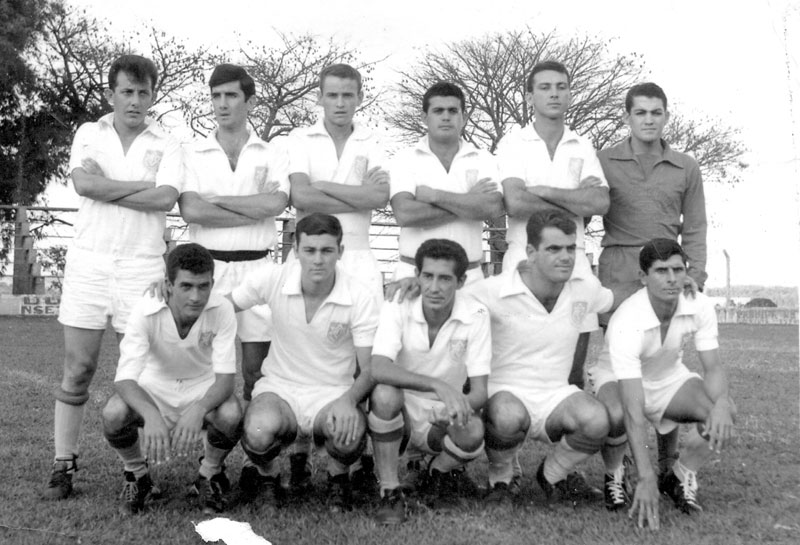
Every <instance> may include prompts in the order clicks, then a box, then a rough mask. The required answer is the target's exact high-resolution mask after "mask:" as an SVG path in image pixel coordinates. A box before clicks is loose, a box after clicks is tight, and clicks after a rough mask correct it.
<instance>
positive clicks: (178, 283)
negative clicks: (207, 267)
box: [167, 269, 214, 323]
mask: <svg viewBox="0 0 800 545" xmlns="http://www.w3.org/2000/svg"><path fill="white" fill-rule="evenodd" d="M213 285H214V278H213V276H212V273H211V271H209V272H206V273H202V274H194V273H192V272H189V271H186V270H183V269H178V274H177V275H175V282H170V281H169V280H167V293H168V294H169V307H170V308H171V309H172V312H173V315H174V316H175V317H176V318H177V319H178V321H179V322H182V323H186V322H193V321H195V320H197V318H198V317H199V316H200V313H201V312H203V309H204V308H205V307H206V304H207V303H208V297H209V295H211V287H212V286H213Z"/></svg>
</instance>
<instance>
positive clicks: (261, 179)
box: [253, 166, 269, 193]
mask: <svg viewBox="0 0 800 545" xmlns="http://www.w3.org/2000/svg"><path fill="white" fill-rule="evenodd" d="M268 172H269V167H266V166H264V167H256V170H255V173H254V174H253V179H254V180H255V182H256V186H257V187H258V192H259V193H264V191H266V187H267V173H268Z"/></svg>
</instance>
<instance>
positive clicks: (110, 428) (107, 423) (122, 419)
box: [102, 394, 133, 434]
mask: <svg viewBox="0 0 800 545" xmlns="http://www.w3.org/2000/svg"><path fill="white" fill-rule="evenodd" d="M132 416H133V411H132V410H131V408H130V407H129V406H128V404H127V403H125V402H124V401H123V400H122V398H121V397H119V396H118V395H116V394H114V395H113V396H111V399H109V400H108V402H107V403H106V406H105V407H103V412H102V417H103V430H104V431H105V433H106V434H114V433H118V432H119V431H120V430H122V429H123V428H125V427H126V426H127V425H129V424H130V423H131V419H132Z"/></svg>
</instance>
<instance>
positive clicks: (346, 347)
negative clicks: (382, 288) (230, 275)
mask: <svg viewBox="0 0 800 545" xmlns="http://www.w3.org/2000/svg"><path fill="white" fill-rule="evenodd" d="M295 242H296V246H295V251H296V253H297V262H294V263H288V264H286V265H283V266H277V265H276V266H274V267H272V268H269V269H266V270H264V271H263V272H260V273H259V274H257V275H250V276H248V277H247V279H246V280H245V282H244V283H243V284H242V285H240V286H238V287H237V288H236V289H234V290H233V293H231V299H232V301H233V302H234V305H235V307H236V309H237V310H239V309H246V308H250V307H252V306H254V305H258V304H268V305H269V306H270V308H271V309H272V313H273V316H274V330H275V335H274V340H273V343H272V346H271V347H270V351H269V355H268V356H267V358H266V359H265V360H264V364H263V366H262V368H261V374H262V378H261V379H259V381H258V382H257V383H256V386H255V388H254V389H253V400H252V402H251V403H250V405H249V406H248V408H247V412H246V415H245V422H244V436H243V437H242V447H243V449H244V451H245V453H247V456H248V457H249V458H250V460H251V461H252V462H253V464H254V467H246V468H244V469H243V470H242V479H241V480H240V486H242V494H243V497H244V499H245V501H247V500H250V499H252V498H253V497H254V496H255V495H256V494H257V493H258V491H259V488H261V487H262V486H265V487H266V488H267V492H268V493H269V494H270V495H271V496H272V498H271V499H272V500H273V501H276V502H277V501H279V500H280V498H281V496H282V493H283V491H282V488H281V484H280V471H279V467H278V465H277V463H276V460H275V458H276V457H277V456H278V454H280V451H281V449H282V448H283V447H285V446H288V445H290V444H291V443H292V442H293V441H294V440H295V438H296V437H297V436H298V435H300V436H304V437H312V438H313V439H314V440H315V441H316V443H317V444H318V445H322V444H324V445H325V448H326V449H327V451H328V455H329V460H328V462H329V463H328V487H329V490H328V500H329V502H330V505H331V508H332V509H333V510H342V509H348V508H349V506H350V483H349V476H348V467H349V466H350V464H352V463H353V462H354V461H356V460H357V459H358V457H359V456H360V455H361V452H362V451H363V449H364V446H365V444H366V416H365V415H364V412H363V409H362V408H361V406H360V403H361V402H362V401H364V399H365V398H366V396H367V394H368V393H369V391H370V390H371V389H372V386H373V382H372V374H371V372H370V354H371V350H372V340H373V337H374V335H375V329H376V327H377V321H378V311H377V309H376V308H375V301H374V298H373V297H372V294H370V293H369V291H368V290H366V289H365V288H364V286H363V284H361V283H360V282H358V281H357V280H355V279H354V278H353V277H351V276H350V275H348V274H347V273H346V272H345V271H344V269H343V267H340V266H338V265H337V263H338V261H339V258H340V257H341V255H342V251H343V247H342V228H341V225H340V224H339V220H337V219H336V218H335V217H333V216H328V215H324V214H310V215H308V216H306V217H304V218H303V219H301V220H300V221H298V222H297V237H296V241H295ZM356 374H358V376H357V378H355V379H354V378H353V377H354V375H356ZM292 469H293V472H294V470H295V466H294V464H293V467H292ZM293 481H294V479H293Z"/></svg>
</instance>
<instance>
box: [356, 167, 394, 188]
mask: <svg viewBox="0 0 800 545" xmlns="http://www.w3.org/2000/svg"><path fill="white" fill-rule="evenodd" d="M388 183H389V173H388V172H387V171H385V170H382V169H381V167H372V168H371V169H369V170H368V171H367V172H365V173H364V178H363V179H362V180H361V185H380V184H388Z"/></svg>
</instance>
